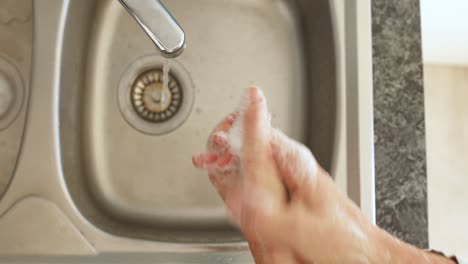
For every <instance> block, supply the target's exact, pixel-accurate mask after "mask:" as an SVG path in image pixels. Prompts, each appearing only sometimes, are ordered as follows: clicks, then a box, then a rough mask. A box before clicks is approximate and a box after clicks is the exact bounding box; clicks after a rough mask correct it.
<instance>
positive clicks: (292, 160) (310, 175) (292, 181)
mask: <svg viewBox="0 0 468 264" xmlns="http://www.w3.org/2000/svg"><path fill="white" fill-rule="evenodd" d="M271 148H272V152H273V158H274V160H275V162H276V165H277V167H278V170H279V175H280V177H281V180H282V181H283V183H284V184H285V185H286V188H287V190H288V192H289V194H290V195H291V196H294V195H298V194H299V195H300V194H307V195H309V196H310V195H311V194H312V193H313V191H314V187H315V186H316V184H315V183H316V179H317V171H318V169H319V168H318V167H319V165H318V164H317V162H316V160H315V158H314V156H313V155H312V153H311V152H310V150H309V149H308V148H307V147H305V146H304V145H302V144H300V143H299V142H297V141H295V140H293V139H291V138H289V137H288V136H286V135H285V134H284V133H283V132H281V131H279V130H277V129H272V132H271Z"/></svg>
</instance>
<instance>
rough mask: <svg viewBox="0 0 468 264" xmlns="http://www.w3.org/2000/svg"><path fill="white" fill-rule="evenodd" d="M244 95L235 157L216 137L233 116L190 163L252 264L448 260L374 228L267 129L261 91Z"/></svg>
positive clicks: (305, 157)
mask: <svg viewBox="0 0 468 264" xmlns="http://www.w3.org/2000/svg"><path fill="white" fill-rule="evenodd" d="M246 97H247V104H246V107H245V109H244V111H245V112H244V113H242V114H243V116H242V119H240V120H238V121H239V122H243V123H242V125H243V133H242V135H241V136H242V149H241V153H240V155H235V154H233V153H232V151H231V149H230V146H229V142H228V141H227V140H226V139H225V138H222V137H219V133H217V132H219V131H222V132H225V133H229V130H230V129H231V127H232V125H233V123H234V122H236V121H237V119H239V115H240V114H241V113H239V112H237V113H234V114H231V115H229V116H228V117H227V118H226V119H225V120H224V121H223V122H221V124H220V125H218V126H217V127H216V128H215V130H214V132H213V133H212V135H211V136H210V138H209V141H208V151H207V152H206V153H202V154H199V155H195V156H194V157H193V164H194V165H195V166H196V167H198V168H201V169H204V170H206V171H207V172H208V175H209V178H210V181H211V182H212V184H213V185H214V186H215V188H216V189H217V190H218V192H219V194H220V196H221V197H222V198H223V200H224V201H225V203H226V205H227V208H228V212H229V215H230V218H231V219H232V221H233V222H234V223H235V224H237V225H238V227H239V228H240V230H241V231H242V233H243V234H244V236H245V238H246V240H247V241H248V243H249V246H250V249H251V251H252V254H253V256H254V259H255V262H256V263H269V264H270V263H273V264H275V263H281V264H288V263H436V264H437V263H441V264H443V263H455V262H454V261H452V260H450V259H447V258H444V257H442V256H439V255H436V254H432V253H428V252H426V251H422V250H419V249H417V248H415V247H413V246H411V245H409V244H406V243H404V242H402V241H400V240H398V239H396V238H394V237H392V236H391V235H389V234H388V233H386V232H385V231H383V230H382V229H380V228H378V227H377V226H375V225H373V224H372V223H371V222H370V221H368V220H367V219H366V218H365V217H364V215H363V214H362V213H361V211H360V210H359V208H358V207H357V206H356V205H355V204H354V203H353V202H352V201H351V200H350V199H348V198H347V197H346V196H344V195H342V194H341V193H340V192H339V191H338V190H337V188H336V186H335V184H334V182H333V180H332V179H331V177H330V176H329V174H328V173H327V172H326V171H325V170H323V169H322V168H321V167H320V165H319V164H318V163H317V162H316V160H315V158H314V157H313V155H312V153H311V152H310V151H309V150H308V149H307V148H306V147H305V146H303V145H302V144H300V143H298V142H296V141H294V140H292V139H290V138H289V137H287V136H286V135H284V134H283V133H281V132H280V131H278V130H276V129H274V128H272V127H271V125H270V121H269V117H268V116H269V114H268V109H267V105H266V99H265V97H264V96H263V94H262V93H261V91H260V90H258V89H256V88H250V89H249V90H248V92H247V96H246Z"/></svg>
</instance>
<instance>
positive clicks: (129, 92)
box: [118, 56, 194, 135]
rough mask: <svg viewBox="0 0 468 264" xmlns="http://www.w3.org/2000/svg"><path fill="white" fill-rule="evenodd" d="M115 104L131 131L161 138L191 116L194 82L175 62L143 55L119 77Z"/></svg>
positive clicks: (180, 65)
mask: <svg viewBox="0 0 468 264" xmlns="http://www.w3.org/2000/svg"><path fill="white" fill-rule="evenodd" d="M118 89H119V90H118V102H119V107H120V112H121V113H122V116H123V117H124V119H125V120H126V121H127V123H129V124H130V125H131V126H132V127H133V128H135V129H137V130H139V131H141V132H143V133H147V134H154V135H161V134H165V133H169V132H171V131H172V130H174V129H176V128H178V127H179V126H180V125H182V124H183V123H184V121H185V120H186V119H187V118H188V116H189V115H190V112H191V110H192V106H193V101H194V91H193V83H192V80H191V79H190V75H189V73H188V72H187V70H185V68H184V67H183V66H182V64H180V63H179V62H177V61H176V60H173V59H171V60H168V59H166V58H163V57H160V56H146V57H142V58H139V59H137V60H136V61H135V62H133V63H132V64H131V65H130V66H129V67H128V68H127V70H126V71H125V73H124V74H123V75H122V78H121V80H120V83H119V88H118Z"/></svg>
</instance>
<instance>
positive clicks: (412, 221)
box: [372, 0, 428, 248]
mask: <svg viewBox="0 0 468 264" xmlns="http://www.w3.org/2000/svg"><path fill="white" fill-rule="evenodd" d="M372 33H373V57H374V59H373V67H374V125H375V132H374V133H375V165H376V171H375V172H376V199H377V200H376V206H377V224H378V225H379V226H381V227H383V228H384V229H386V230H387V231H389V232H390V233H391V234H393V235H396V236H397V237H399V238H401V239H403V240H405V241H407V242H410V243H412V244H413V245H416V246H419V247H422V248H425V247H427V246H428V232H427V226H428V225H427V183H426V156H425V153H426V152H425V133H424V129H425V128H424V94H423V70H422V69H423V68H422V55H421V25H420V7H419V0H372Z"/></svg>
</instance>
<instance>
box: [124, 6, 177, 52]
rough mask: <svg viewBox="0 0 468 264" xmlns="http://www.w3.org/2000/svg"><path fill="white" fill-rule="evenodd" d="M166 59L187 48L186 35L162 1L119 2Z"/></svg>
mask: <svg viewBox="0 0 468 264" xmlns="http://www.w3.org/2000/svg"><path fill="white" fill-rule="evenodd" d="M119 2H120V3H121V4H122V5H123V6H124V7H125V9H127V11H128V12H129V13H130V15H132V17H133V18H134V19H135V20H136V22H137V23H138V24H139V25H140V26H141V27H142V28H143V30H145V32H146V34H148V36H149V37H150V38H151V40H152V41H153V42H154V44H156V46H157V47H158V49H159V50H160V51H161V53H162V55H163V56H165V57H170V58H173V57H177V56H179V55H180V54H181V53H182V52H183V50H184V48H185V33H184V31H183V30H182V28H181V27H180V26H179V24H178V23H177V21H176V20H175V19H174V17H172V15H171V14H170V13H169V11H168V10H167V9H166V7H165V6H164V5H163V4H162V3H161V1H160V0H119Z"/></svg>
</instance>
